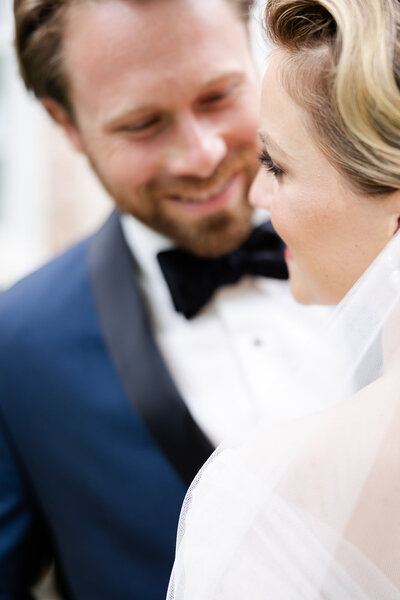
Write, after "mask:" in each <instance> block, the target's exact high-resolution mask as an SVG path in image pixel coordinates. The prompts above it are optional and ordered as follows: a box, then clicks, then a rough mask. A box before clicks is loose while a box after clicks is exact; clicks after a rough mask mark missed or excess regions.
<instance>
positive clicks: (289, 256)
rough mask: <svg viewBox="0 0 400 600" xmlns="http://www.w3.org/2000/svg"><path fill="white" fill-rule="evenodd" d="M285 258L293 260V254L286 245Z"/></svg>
mask: <svg viewBox="0 0 400 600" xmlns="http://www.w3.org/2000/svg"><path fill="white" fill-rule="evenodd" d="M285 259H286V260H293V254H292V253H291V252H290V250H289V248H288V247H287V246H286V248H285Z"/></svg>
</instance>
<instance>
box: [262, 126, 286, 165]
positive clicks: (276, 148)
mask: <svg viewBox="0 0 400 600" xmlns="http://www.w3.org/2000/svg"><path fill="white" fill-rule="evenodd" d="M258 137H259V138H260V140H261V142H262V143H263V144H264V145H265V146H267V148H271V149H272V150H273V151H275V152H277V153H278V154H280V155H281V156H282V158H286V159H287V160H294V159H293V158H292V157H291V156H290V155H289V154H288V153H287V152H285V150H283V148H281V147H280V146H279V144H277V143H276V142H275V141H274V140H273V139H272V138H271V137H270V136H269V135H267V134H266V133H265V131H259V132H258Z"/></svg>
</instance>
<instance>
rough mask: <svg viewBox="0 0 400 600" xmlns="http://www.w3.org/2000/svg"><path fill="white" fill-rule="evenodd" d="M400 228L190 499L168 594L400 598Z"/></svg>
mask: <svg viewBox="0 0 400 600" xmlns="http://www.w3.org/2000/svg"><path fill="white" fill-rule="evenodd" d="M399 348H400V235H399V234H396V236H395V237H394V238H393V240H392V241H391V242H390V243H389V245H388V246H387V247H386V248H385V249H384V250H383V252H382V253H381V254H380V255H379V256H378V258H377V259H376V260H375V261H374V263H373V264H372V265H371V266H370V267H369V269H368V270H367V271H366V273H365V274H364V275H363V276H362V277H361V279H360V280H359V281H358V282H357V283H356V285H355V286H354V287H353V288H352V290H351V291H350V292H349V293H348V295H347V296H346V297H345V298H344V300H343V301H342V302H341V303H340V304H339V305H338V306H337V308H336V309H335V310H334V311H333V314H332V316H331V318H330V319H329V322H328V323H327V324H326V326H325V327H324V328H323V329H322V331H321V335H320V336H316V337H313V338H312V339H310V340H307V342H306V344H305V349H304V355H303V356H302V357H301V359H299V362H298V363H297V365H288V374H287V379H286V380H285V381H284V382H278V383H277V385H275V386H272V390H271V393H273V394H274V395H275V396H274V401H276V402H290V403H292V405H293V414H294V417H293V418H291V419H288V420H286V421H285V422H281V423H279V424H274V425H273V426H271V424H270V423H268V419H267V418H266V419H265V420H264V421H262V422H260V423H259V425H258V426H257V428H256V429H254V430H253V431H251V432H248V434H247V435H246V436H245V437H243V438H242V439H240V440H238V439H235V440H231V441H229V442H225V443H224V444H223V445H222V446H221V447H220V448H218V450H217V451H216V452H215V453H214V455H213V456H212V457H211V459H210V460H209V461H208V463H207V464H206V465H205V467H204V468H203V469H202V471H201V472H200V473H199V475H198V477H197V478H196V480H195V481H194V483H193V484H192V486H191V488H190V489H189V492H188V494H187V498H186V501H185V504H184V506H183V509H182V514H181V519H180V525H179V533H178V544H177V554H176V561H175V565H174V570H173V574H172V577H171V582H170V587H169V592H168V600H200V599H201V600H211V599H212V600H217V599H218V600H228V599H229V600H239V598H240V599H241V600H244V599H249V600H250V599H251V600H261V599H263V600H264V599H265V600H292V599H293V600H299V599H304V600H317V599H318V600H320V599H324V600H350V599H351V600H359V599H360V600H361V599H363V600H365V599H368V600H391V599H393V600H394V599H399V598H400V566H399V565H398V557H400V516H399V512H400V483H399V482H400V442H399V439H400V385H399V384H400V364H399V363H400V352H399Z"/></svg>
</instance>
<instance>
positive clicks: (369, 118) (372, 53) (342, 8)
mask: <svg viewBox="0 0 400 600" xmlns="http://www.w3.org/2000/svg"><path fill="white" fill-rule="evenodd" d="M266 29H267V33H268V36H269V38H270V39H271V40H272V42H273V44H274V45H276V46H277V47H278V48H281V49H284V50H286V51H287V55H288V61H287V63H286V65H285V68H284V69H283V71H282V83H283V85H284V87H285V89H286V90H287V91H288V93H289V94H290V95H291V97H292V98H293V99H294V100H295V101H296V102H297V103H298V104H299V105H300V106H302V107H303V108H305V110H306V111H307V112H308V114H309V116H310V117H311V130H312V133H313V134H314V137H315V139H316V140H317V142H318V144H319V146H320V148H321V150H322V151H323V152H324V154H325V155H326V156H327V158H328V160H329V161H330V162H331V163H332V164H333V165H334V166H335V167H336V168H337V169H338V170H339V171H340V172H342V173H343V174H344V175H345V176H346V177H347V179H349V181H350V182H351V183H353V185H354V187H355V188H356V189H357V190H359V191H361V192H363V193H366V194H380V193H387V192H390V191H393V190H394V189H399V188H400V92H399V86H400V44H399V42H400V40H399V35H400V2H399V0H320V1H316V0H268V4H267V8H266Z"/></svg>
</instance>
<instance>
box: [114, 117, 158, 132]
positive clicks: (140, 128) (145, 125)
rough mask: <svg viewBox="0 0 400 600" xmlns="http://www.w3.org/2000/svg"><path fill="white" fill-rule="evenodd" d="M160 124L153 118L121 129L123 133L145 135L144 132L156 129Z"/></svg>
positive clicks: (156, 118)
mask: <svg viewBox="0 0 400 600" xmlns="http://www.w3.org/2000/svg"><path fill="white" fill-rule="evenodd" d="M160 122H161V119H160V118H159V117H154V118H152V119H146V120H145V121H140V122H138V123H132V124H130V125H125V126H124V127H123V130H124V131H128V132H130V133H145V132H146V131H148V130H150V129H152V128H153V127H156V126H157V125H159V124H160Z"/></svg>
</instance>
